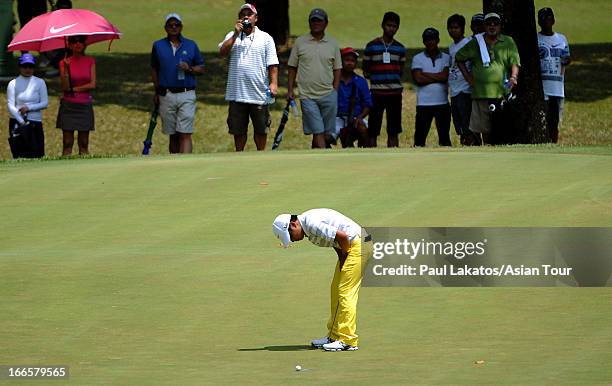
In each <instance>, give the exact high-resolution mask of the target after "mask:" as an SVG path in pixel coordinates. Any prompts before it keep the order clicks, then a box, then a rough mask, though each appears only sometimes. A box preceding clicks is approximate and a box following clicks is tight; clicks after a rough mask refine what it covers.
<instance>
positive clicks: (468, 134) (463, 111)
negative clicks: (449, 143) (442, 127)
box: [451, 92, 480, 146]
mask: <svg viewBox="0 0 612 386" xmlns="http://www.w3.org/2000/svg"><path fill="white" fill-rule="evenodd" d="M451 114H452V116H453V125H454V126H455V132H456V133H457V135H459V137H460V139H461V144H462V145H465V146H473V145H480V138H479V137H478V136H476V135H475V134H474V132H472V131H471V130H470V115H471V114H472V94H469V93H466V92H460V93H459V94H457V95H455V96H454V97H451Z"/></svg>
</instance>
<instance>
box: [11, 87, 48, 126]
mask: <svg viewBox="0 0 612 386" xmlns="http://www.w3.org/2000/svg"><path fill="white" fill-rule="evenodd" d="M6 99H7V105H8V110H9V113H10V114H11V117H12V118H15V119H16V120H17V122H19V123H20V124H23V123H24V122H25V120H24V118H23V116H22V115H21V114H20V113H19V109H20V108H21V107H23V106H27V107H28V109H30V111H28V112H27V118H28V120H29V121H36V122H42V112H41V110H43V109H46V108H47V106H48V105H49V97H48V96H47V85H46V84H45V81H44V80H42V79H40V78H37V77H35V76H30V77H27V78H26V77H24V76H21V75H19V76H18V77H17V78H15V79H13V80H11V81H10V82H9V84H8V87H7V88H6Z"/></svg>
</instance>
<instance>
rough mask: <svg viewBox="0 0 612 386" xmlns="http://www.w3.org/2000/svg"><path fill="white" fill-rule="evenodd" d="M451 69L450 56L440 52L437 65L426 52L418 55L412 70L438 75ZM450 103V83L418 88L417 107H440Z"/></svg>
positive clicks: (436, 60)
mask: <svg viewBox="0 0 612 386" xmlns="http://www.w3.org/2000/svg"><path fill="white" fill-rule="evenodd" d="M446 67H450V56H449V55H448V54H447V53H444V52H442V51H440V54H439V55H438V57H437V58H435V64H434V62H432V60H431V58H430V57H429V56H427V55H425V52H421V53H419V54H416V55H415V56H414V58H413V59H412V69H413V70H421V71H423V72H431V73H437V72H442V71H444V68H446ZM447 103H448V83H439V82H436V83H430V84H428V85H425V86H417V106H438V105H445V104H447Z"/></svg>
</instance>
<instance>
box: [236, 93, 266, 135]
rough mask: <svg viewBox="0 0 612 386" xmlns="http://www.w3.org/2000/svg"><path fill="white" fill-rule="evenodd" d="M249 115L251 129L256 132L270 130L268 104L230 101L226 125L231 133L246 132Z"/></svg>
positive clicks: (264, 132) (240, 133) (239, 133)
mask: <svg viewBox="0 0 612 386" xmlns="http://www.w3.org/2000/svg"><path fill="white" fill-rule="evenodd" d="M249 117H251V121H252V122H253V130H254V131H255V133H256V134H268V133H269V132H270V124H271V123H272V122H271V120H270V109H269V107H268V105H256V104H252V103H242V102H234V101H230V103H229V108H228V112H227V127H228V128H229V133H230V134H233V135H242V134H246V133H247V131H248V128H249Z"/></svg>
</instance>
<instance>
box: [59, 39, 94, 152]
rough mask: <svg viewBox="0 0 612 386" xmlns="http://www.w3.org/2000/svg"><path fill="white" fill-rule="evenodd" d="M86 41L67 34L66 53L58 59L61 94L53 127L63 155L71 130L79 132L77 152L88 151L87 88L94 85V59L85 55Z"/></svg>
mask: <svg viewBox="0 0 612 386" xmlns="http://www.w3.org/2000/svg"><path fill="white" fill-rule="evenodd" d="M86 41H87V37H86V36H83V35H78V36H70V37H68V56H67V57H66V58H65V59H64V60H62V61H61V62H60V80H61V87H62V92H63V96H62V98H61V101H60V108H59V112H58V114H57V128H58V129H62V131H63V150H62V155H63V156H67V155H71V154H72V146H73V144H74V132H75V131H77V132H78V133H79V134H78V139H77V141H78V145H79V155H86V154H89V132H90V131H93V130H94V128H95V125H94V112H93V103H92V96H91V93H90V91H91V90H94V89H95V88H96V62H95V60H94V58H93V57H91V56H87V55H85V47H86Z"/></svg>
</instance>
